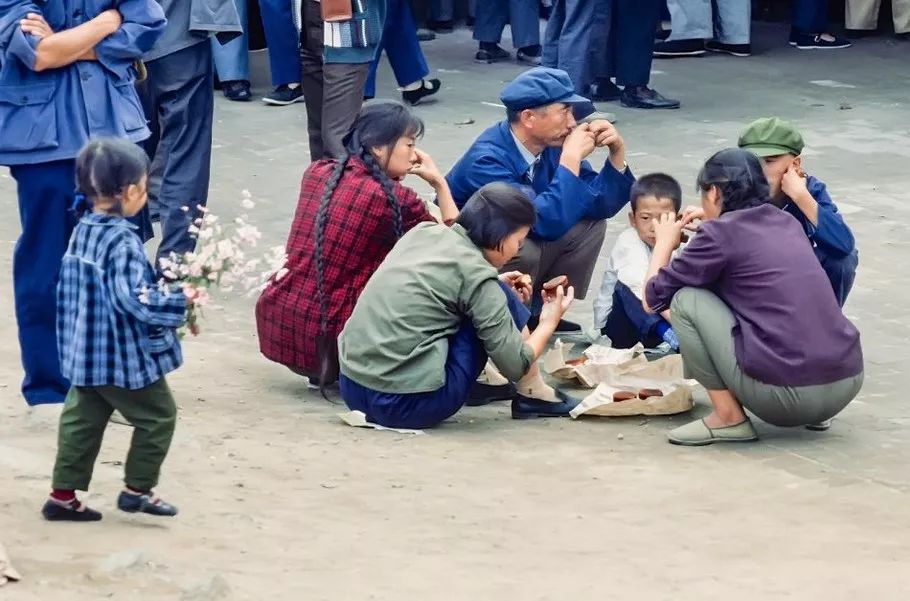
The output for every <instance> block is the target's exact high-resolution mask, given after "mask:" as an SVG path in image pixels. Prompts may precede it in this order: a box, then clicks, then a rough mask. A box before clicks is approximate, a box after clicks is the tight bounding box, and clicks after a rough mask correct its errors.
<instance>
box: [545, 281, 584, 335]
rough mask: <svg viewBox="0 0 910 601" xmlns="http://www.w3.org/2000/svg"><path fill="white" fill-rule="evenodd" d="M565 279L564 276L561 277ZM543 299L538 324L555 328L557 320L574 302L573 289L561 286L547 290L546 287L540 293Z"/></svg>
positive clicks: (572, 287)
mask: <svg viewBox="0 0 910 601" xmlns="http://www.w3.org/2000/svg"><path fill="white" fill-rule="evenodd" d="M563 277H565V276H563ZM540 295H541V296H542V297H543V308H542V309H541V310H540V323H547V324H550V325H552V326H553V328H554V329H555V328H556V325H557V324H558V323H559V320H560V319H562V316H563V315H565V314H566V311H568V310H569V307H570V306H572V301H574V300H575V287H574V286H569V288H568V289H566V288H563V287H562V286H556V287H555V288H551V289H549V290H547V288H546V286H545V287H544V289H543V290H541V291H540Z"/></svg>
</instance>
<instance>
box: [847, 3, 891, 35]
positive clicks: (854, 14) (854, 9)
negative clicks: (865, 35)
mask: <svg viewBox="0 0 910 601" xmlns="http://www.w3.org/2000/svg"><path fill="white" fill-rule="evenodd" d="M893 1H894V0H892V2H893ZM881 5H882V1H881V0H847V4H846V11H845V13H844V24H845V25H846V27H847V29H859V30H865V31H873V30H875V29H877V28H878V12H879V9H880V8H881Z"/></svg>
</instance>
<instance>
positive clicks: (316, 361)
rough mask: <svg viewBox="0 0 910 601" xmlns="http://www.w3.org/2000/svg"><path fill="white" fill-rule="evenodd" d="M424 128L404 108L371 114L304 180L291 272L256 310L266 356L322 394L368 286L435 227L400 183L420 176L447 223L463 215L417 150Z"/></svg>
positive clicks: (379, 106)
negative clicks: (401, 246) (401, 248)
mask: <svg viewBox="0 0 910 601" xmlns="http://www.w3.org/2000/svg"><path fill="white" fill-rule="evenodd" d="M422 134H423V122H422V121H421V120H420V119H419V118H418V117H416V116H414V115H413V114H411V112H410V111H409V110H408V109H407V108H406V107H405V106H404V105H402V104H399V103H396V102H381V103H374V104H370V105H367V106H365V107H364V108H363V110H362V111H361V112H360V114H359V115H358V117H357V120H356V121H355V122H354V125H353V126H352V128H351V131H350V132H349V133H348V135H347V136H346V137H345V155H344V156H343V157H342V158H340V159H338V160H335V159H329V160H321V161H316V162H314V163H312V164H311V165H310V167H309V168H308V169H307V170H306V172H305V173H304V174H303V181H302V182H301V186H300V199H299V201H298V205H297V213H296V216H295V217H294V223H293V225H292V226H291V233H290V236H289V237H288V244H287V253H288V263H287V266H286V267H287V269H288V273H287V274H286V275H285V276H284V277H282V278H280V279H278V280H277V281H273V282H271V284H270V285H269V286H268V287H267V288H266V289H265V291H264V292H263V293H262V296H261V297H260V298H259V302H258V303H257V305H256V323H257V327H258V331H259V344H260V349H261V351H262V354H263V355H265V356H266V357H268V358H269V359H271V360H272V361H275V362H277V363H281V364H282V365H286V366H287V367H289V368H290V369H292V370H293V371H295V372H297V373H299V374H302V375H304V376H307V377H308V378H309V379H310V381H311V383H313V384H320V385H321V386H324V385H327V384H331V383H332V382H334V381H335V380H336V379H337V345H336V339H337V336H338V333H339V332H341V329H342V327H344V324H345V322H346V321H347V319H348V317H349V316H350V315H351V312H352V311H353V309H354V303H355V302H357V298H358V297H359V296H360V292H361V290H363V287H364V286H365V285H366V282H367V280H368V279H369V278H370V276H371V275H373V272H374V271H376V268H377V267H379V264H380V263H381V262H382V260H383V259H384V258H385V256H386V254H388V252H389V251H390V250H391V249H392V246H394V244H395V242H397V240H398V239H399V238H400V237H401V236H402V235H403V234H404V233H405V232H407V231H408V230H410V229H411V228H413V227H414V226H415V225H417V224H418V223H421V222H425V221H430V222H432V221H435V219H434V217H433V216H432V215H431V214H430V212H429V211H428V209H427V207H426V205H425V204H424V202H423V201H422V200H421V199H420V198H419V197H418V196H417V193H415V192H414V191H413V190H411V189H410V188H407V187H405V186H403V185H402V184H401V183H400V182H401V180H402V179H404V177H405V176H407V175H409V174H410V175H416V176H418V177H420V178H421V179H423V180H424V181H426V182H427V183H428V184H430V185H431V186H432V187H433V189H434V190H435V191H436V198H437V202H438V205H439V209H440V211H441V213H442V220H443V221H445V222H451V221H453V220H454V219H455V218H456V217H457V216H458V208H457V207H456V206H455V202H454V200H453V199H452V195H451V193H450V192H449V187H448V185H447V184H446V180H445V178H444V177H443V176H442V174H441V173H440V172H439V169H438V168H437V167H436V165H435V163H434V162H433V160H432V159H431V158H430V156H429V155H427V154H426V153H424V152H422V151H420V150H418V149H417V148H416V147H415V144H416V141H417V139H418V138H419V137H420V136H421V135H422Z"/></svg>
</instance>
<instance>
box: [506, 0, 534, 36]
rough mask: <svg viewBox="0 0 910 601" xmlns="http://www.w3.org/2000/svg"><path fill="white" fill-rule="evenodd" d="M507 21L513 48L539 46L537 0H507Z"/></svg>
mask: <svg viewBox="0 0 910 601" xmlns="http://www.w3.org/2000/svg"><path fill="white" fill-rule="evenodd" d="M508 10H509V22H510V23H511V29H512V45H513V46H514V47H515V48H533V47H538V46H540V9H539V1H538V0H509V9H508Z"/></svg>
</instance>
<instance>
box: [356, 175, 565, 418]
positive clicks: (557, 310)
mask: <svg viewBox="0 0 910 601" xmlns="http://www.w3.org/2000/svg"><path fill="white" fill-rule="evenodd" d="M535 219H536V217H535V211H534V205H533V204H531V201H530V200H529V199H528V197H527V196H526V195H525V194H524V193H523V192H521V191H519V190H517V189H515V188H513V187H511V186H508V185H506V184H502V183H493V184H488V185H486V186H484V187H483V188H481V189H480V190H478V191H477V192H476V193H475V194H474V195H473V196H472V197H471V199H470V200H469V201H468V202H467V204H465V206H464V208H463V209H462V211H461V214H460V215H459V217H458V219H457V221H456V222H455V224H454V225H452V227H451V228H449V227H446V226H445V225H441V224H432V223H423V224H419V225H417V226H416V227H415V228H414V229H412V230H411V231H410V232H408V233H407V234H405V235H404V236H403V237H402V238H401V240H399V242H398V243H397V244H396V245H395V248H394V249H392V251H391V252H390V253H389V254H388V255H387V256H386V258H385V261H383V263H382V265H380V267H379V269H378V270H377V271H376V273H375V274H374V275H373V277H372V278H371V279H370V281H369V282H368V283H367V285H366V287H365V288H364V290H363V293H362V294H361V295H360V298H359V299H358V301H357V305H356V306H355V308H354V312H353V313H352V315H351V317H350V319H349V320H348V321H347V324H346V325H345V327H344V330H343V331H342V332H341V336H340V337H339V342H338V350H339V363H340V368H341V377H340V379H339V383H340V387H341V396H342V398H344V401H345V403H347V405H348V407H350V408H351V409H354V410H359V411H362V412H363V413H364V414H365V415H366V417H367V419H368V420H369V421H371V422H373V423H377V424H380V425H383V426H388V427H396V428H428V427H432V426H435V425H437V424H439V423H440V422H442V421H443V420H445V419H447V418H449V417H451V416H452V415H454V414H455V413H456V412H457V411H458V410H459V409H461V407H462V406H463V405H464V404H465V401H466V400H467V399H468V394H469V392H470V390H471V387H472V386H473V384H474V381H475V380H476V379H477V377H478V376H479V375H480V372H481V370H482V369H483V367H484V365H485V363H486V361H487V358H488V357H489V358H490V359H492V360H493V362H494V363H495V364H496V365H497V367H498V368H499V370H500V371H501V372H502V373H503V375H505V376H506V377H507V378H508V379H509V380H511V381H513V382H516V383H517V385H516V388H517V389H518V391H519V394H518V396H516V398H515V399H514V400H513V402H512V417H514V418H517V419H520V418H525V417H538V416H540V417H549V416H565V415H568V413H569V411H571V409H572V408H573V407H574V406H575V405H576V404H577V401H573V400H571V399H569V398H568V397H565V396H564V395H562V394H561V393H559V392H558V391H555V390H554V389H552V388H551V387H550V386H548V385H547V384H545V383H544V381H543V379H542V378H541V376H540V372H539V371H538V368H537V359H538V358H539V357H540V355H541V354H542V353H543V351H544V348H545V347H546V344H547V342H548V340H549V339H550V336H551V335H552V334H553V332H554V331H555V329H556V325H557V324H558V323H559V320H560V319H561V318H562V316H563V314H564V313H565V312H566V310H567V309H568V308H569V305H571V303H572V300H573V298H574V290H573V289H572V288H571V287H570V288H569V289H568V290H563V288H562V287H561V286H560V287H557V288H555V289H553V290H551V291H547V292H545V294H544V299H543V301H544V306H543V310H542V312H541V318H540V325H539V327H538V328H537V329H535V330H534V333H533V334H531V333H529V332H528V330H527V328H526V327H525V326H526V324H527V321H528V318H529V317H530V313H529V312H528V310H527V308H526V307H525V306H524V304H523V303H524V302H527V300H529V297H530V295H531V290H532V283H531V282H530V278H528V277H527V276H524V275H522V274H519V273H516V272H510V273H506V274H503V275H499V274H498V270H499V268H501V267H502V266H503V265H505V264H506V263H507V262H508V261H509V260H510V259H511V258H512V257H514V256H515V255H516V253H517V252H518V249H519V247H520V246H521V243H522V241H523V240H524V238H525V236H527V235H528V231H529V230H530V228H531V227H532V226H533V225H534V222H535Z"/></svg>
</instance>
